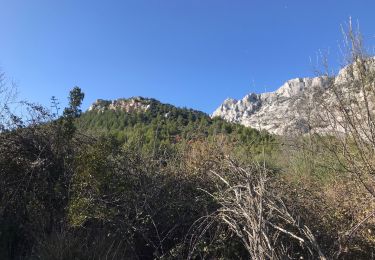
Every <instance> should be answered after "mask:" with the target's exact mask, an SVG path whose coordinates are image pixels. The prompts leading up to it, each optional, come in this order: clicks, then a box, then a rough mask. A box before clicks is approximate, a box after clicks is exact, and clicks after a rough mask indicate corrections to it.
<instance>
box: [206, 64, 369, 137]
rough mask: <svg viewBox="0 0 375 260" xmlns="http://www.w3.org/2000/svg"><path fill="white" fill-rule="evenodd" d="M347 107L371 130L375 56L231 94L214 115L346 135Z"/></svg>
mask: <svg viewBox="0 0 375 260" xmlns="http://www.w3.org/2000/svg"><path fill="white" fill-rule="evenodd" d="M345 110H348V111H350V112H351V113H352V114H353V115H352V116H353V117H355V118H356V124H361V125H364V126H363V127H362V128H363V129H365V130H366V125H367V124H368V122H370V121H371V122H372V117H375V58H374V57H371V58H365V59H358V60H357V61H356V62H354V63H352V64H349V65H347V66H346V67H344V68H343V69H341V70H340V71H339V73H338V74H337V76H335V77H333V76H332V77H327V76H323V77H315V78H296V79H292V80H289V81H287V82H285V83H284V85H282V86H281V87H279V88H278V89H277V90H276V91H274V92H269V93H262V94H255V93H251V94H248V95H246V96H245V97H244V98H243V99H241V100H235V99H231V98H229V99H226V100H225V101H224V102H223V104H221V105H220V106H219V107H218V108H217V109H216V110H215V111H214V113H213V114H212V117H216V116H218V117H222V118H224V119H225V120H227V121H229V122H234V123H240V124H243V125H245V126H249V127H253V128H256V129H259V130H267V131H269V132H270V133H273V134H277V135H296V134H305V133H308V132H323V133H332V132H336V133H337V132H340V134H345V133H347V132H348V131H349V130H350V129H349V128H350V125H347V122H345V120H344V117H345ZM343 112H344V113H343ZM369 116H370V117H371V120H368V119H369V118H368V117H369ZM369 127H370V126H369ZM364 134H365V133H364Z"/></svg>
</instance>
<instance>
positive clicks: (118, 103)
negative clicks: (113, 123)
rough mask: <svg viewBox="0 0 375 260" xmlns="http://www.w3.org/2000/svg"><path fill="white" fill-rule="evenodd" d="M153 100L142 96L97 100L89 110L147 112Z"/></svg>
mask: <svg viewBox="0 0 375 260" xmlns="http://www.w3.org/2000/svg"><path fill="white" fill-rule="evenodd" d="M152 101H153V100H151V99H146V98H142V97H132V98H128V99H125V98H121V99H116V100H103V99H98V100H96V101H95V102H94V103H93V104H92V105H91V106H90V107H89V109H88V111H98V112H102V111H104V110H121V111H124V112H127V113H133V112H146V111H147V110H148V109H149V108H150V106H151V102H152Z"/></svg>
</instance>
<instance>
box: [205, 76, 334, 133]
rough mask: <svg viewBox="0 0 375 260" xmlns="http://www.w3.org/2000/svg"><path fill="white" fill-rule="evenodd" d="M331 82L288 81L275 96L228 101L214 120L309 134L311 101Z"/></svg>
mask: <svg viewBox="0 0 375 260" xmlns="http://www.w3.org/2000/svg"><path fill="white" fill-rule="evenodd" d="M330 80H331V79H330V78H328V77H316V78H296V79H292V80H289V81H287V82H286V83H285V84H284V85H282V86H281V87H280V88H279V89H277V90H276V91H274V92H268V93H262V94H255V93H251V94H248V95H246V96H245V97H244V98H242V99H241V100H235V99H231V98H229V99H226V100H225V101H224V102H223V104H222V105H220V106H219V107H218V108H217V109H216V110H215V112H214V113H213V114H212V117H216V116H219V117H222V118H224V119H225V120H227V121H229V122H235V123H240V124H243V125H245V126H249V127H253V128H257V129H259V130H267V131H269V132H271V133H273V134H279V135H285V134H294V133H295V132H299V133H300V132H307V131H308V127H309V126H308V124H307V118H306V113H305V112H306V111H305V110H304V109H303V107H304V105H305V104H304V103H305V102H306V98H307V97H309V96H310V97H313V96H314V94H316V93H319V92H321V91H324V90H325V89H326V88H327V87H328V86H329V82H331V81H330Z"/></svg>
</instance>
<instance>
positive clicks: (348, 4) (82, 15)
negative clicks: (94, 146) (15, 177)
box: [0, 0, 375, 113]
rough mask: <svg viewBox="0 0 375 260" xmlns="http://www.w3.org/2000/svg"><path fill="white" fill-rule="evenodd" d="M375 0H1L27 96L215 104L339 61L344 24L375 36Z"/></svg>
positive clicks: (6, 40)
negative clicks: (74, 93) (324, 55)
mask: <svg viewBox="0 0 375 260" xmlns="http://www.w3.org/2000/svg"><path fill="white" fill-rule="evenodd" d="M374 11H375V1H373V0H363V1H358V0H352V1H348V0H332V1H328V0H325V1H323V0H314V1H313V0H309V1H308V0H305V1H303V0H273V1H270V0H268V1H267V0H258V1H255V0H254V1H250V0H247V1H245V0H121V1H120V0H118V1H114V0H107V1H94V0H90V1H79V0H59V1H58V0H32V1H30V0H0V12H1V15H0V67H1V68H2V70H3V71H4V72H5V73H6V74H7V76H8V77H9V78H11V79H13V80H14V81H15V82H16V83H17V84H18V88H19V91H20V93H21V97H24V98H27V99H28V100H31V101H36V102H39V103H42V104H45V105H48V104H49V100H50V98H51V96H56V97H57V98H59V99H60V102H61V103H62V104H64V103H66V96H67V94H68V92H69V89H71V88H72V87H73V86H75V85H78V86H80V87H81V88H82V89H83V90H84V92H85V93H86V98H85V102H84V108H87V107H88V106H89V104H90V103H91V102H93V101H94V100H95V99H97V98H103V99H114V98H119V97H130V96H138V95H140V96H145V97H153V98H156V99H159V100H161V101H162V102H167V103H171V104H174V105H177V106H186V107H192V108H195V109H199V110H203V111H205V112H207V113H211V112H212V111H213V110H214V109H215V108H216V107H217V106H218V105H219V104H220V103H221V102H222V101H223V100H224V99H225V98H227V97H234V98H241V97H242V96H244V95H245V94H247V93H249V92H257V93H259V92H264V91H265V90H267V91H272V90H275V89H276V88H277V87H279V86H280V85H282V83H283V82H284V81H286V80H288V79H290V78H295V77H304V76H312V75H313V74H314V73H313V67H312V65H311V63H310V58H313V59H315V57H316V55H317V53H318V52H319V50H323V51H329V53H330V55H329V57H330V61H331V63H332V67H333V68H337V66H338V63H339V61H340V58H339V57H340V52H339V49H338V46H339V44H340V43H341V41H342V35H341V31H340V25H341V24H343V23H345V22H346V21H347V20H348V17H349V16H352V17H353V20H359V23H360V27H361V31H362V33H363V35H364V38H365V39H366V41H367V44H368V45H369V46H374V43H375V15H374Z"/></svg>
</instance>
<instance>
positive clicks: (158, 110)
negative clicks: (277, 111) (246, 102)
mask: <svg viewBox="0 0 375 260" xmlns="http://www.w3.org/2000/svg"><path fill="white" fill-rule="evenodd" d="M141 102H144V104H145V105H148V106H149V108H148V109H147V110H146V111H145V112H143V111H140V112H132V113H127V112H125V111H123V110H121V109H118V110H111V109H104V110H100V111H98V110H92V111H88V112H86V113H84V114H82V116H81V117H80V118H79V119H78V120H77V122H76V124H77V127H78V128H79V129H80V130H81V131H84V132H88V133H90V134H94V135H97V136H100V135H106V136H108V135H111V136H114V137H116V139H117V140H119V141H120V142H121V143H127V144H130V146H133V147H135V146H137V147H140V148H141V149H142V150H143V151H144V152H145V153H148V154H150V153H153V154H158V153H164V152H165V151H166V150H169V151H172V150H174V149H175V148H176V147H178V146H180V145H181V144H183V143H184V142H189V141H192V140H196V139H207V140H213V139H215V138H216V137H217V136H220V135H225V136H227V137H228V142H231V143H233V144H235V145H236V149H237V150H238V152H237V154H240V153H241V154H243V155H244V156H243V157H244V159H249V158H253V156H254V155H260V154H267V155H270V154H271V153H272V152H273V151H274V150H275V148H276V144H275V143H276V140H275V138H274V137H273V136H272V135H270V134H268V133H266V132H259V131H257V130H255V129H252V128H247V127H244V126H242V125H239V124H233V123H228V122H226V121H225V120H223V119H221V118H210V117H209V116H208V115H207V114H205V113H203V112H199V111H195V110H192V109H186V108H176V107H174V106H171V105H168V104H162V103H160V102H159V101H156V100H154V99H142V98H141Z"/></svg>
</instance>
